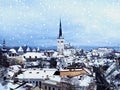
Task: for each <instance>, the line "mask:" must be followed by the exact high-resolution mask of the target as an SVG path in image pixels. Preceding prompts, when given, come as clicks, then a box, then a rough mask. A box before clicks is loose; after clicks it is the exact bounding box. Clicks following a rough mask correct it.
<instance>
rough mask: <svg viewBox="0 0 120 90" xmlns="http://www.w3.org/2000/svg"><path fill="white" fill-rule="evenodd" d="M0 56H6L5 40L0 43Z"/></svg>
mask: <svg viewBox="0 0 120 90" xmlns="http://www.w3.org/2000/svg"><path fill="white" fill-rule="evenodd" d="M1 51H2V55H3V56H4V55H7V49H6V42H5V40H3V43H2V50H1Z"/></svg>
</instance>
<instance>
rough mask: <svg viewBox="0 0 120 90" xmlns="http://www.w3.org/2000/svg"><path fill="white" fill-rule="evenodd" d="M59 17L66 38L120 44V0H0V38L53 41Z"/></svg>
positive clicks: (17, 42)
mask: <svg viewBox="0 0 120 90" xmlns="http://www.w3.org/2000/svg"><path fill="white" fill-rule="evenodd" d="M60 18H61V20H62V29H63V35H64V37H65V39H66V42H71V43H73V45H101V46H102V45H114V46H115V45H118V44H120V43H119V40H120V37H119V33H120V0H106V1H105V0H69V1H66V0H53V1H52V2H51V0H9V1H5V0H1V1H0V30H1V32H0V37H1V38H0V40H1V41H2V40H3V39H6V40H7V42H8V43H7V44H8V45H23V44H28V45H36V46H40V45H41V46H46V45H56V38H57V35H58V29H59V27H58V24H59V20H60ZM48 43H49V44H48Z"/></svg>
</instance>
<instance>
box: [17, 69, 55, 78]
mask: <svg viewBox="0 0 120 90" xmlns="http://www.w3.org/2000/svg"><path fill="white" fill-rule="evenodd" d="M56 70H57V69H40V68H32V69H31V68H29V69H27V70H26V71H25V72H23V74H20V75H18V76H17V78H18V79H45V78H47V77H52V76H53V74H54V73H55V71H56ZM28 75H29V76H28Z"/></svg>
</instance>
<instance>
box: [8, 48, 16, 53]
mask: <svg viewBox="0 0 120 90" xmlns="http://www.w3.org/2000/svg"><path fill="white" fill-rule="evenodd" d="M9 52H11V53H17V52H16V50H15V49H14V48H11V49H10V50H9Z"/></svg>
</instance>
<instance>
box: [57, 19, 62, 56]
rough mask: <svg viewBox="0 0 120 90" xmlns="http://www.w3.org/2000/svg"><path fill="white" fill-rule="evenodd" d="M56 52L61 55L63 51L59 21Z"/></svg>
mask: <svg viewBox="0 0 120 90" xmlns="http://www.w3.org/2000/svg"><path fill="white" fill-rule="evenodd" d="M57 51H58V53H59V54H63V51H64V38H63V35H62V24H61V20H60V23H59V35H58V38H57Z"/></svg>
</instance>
